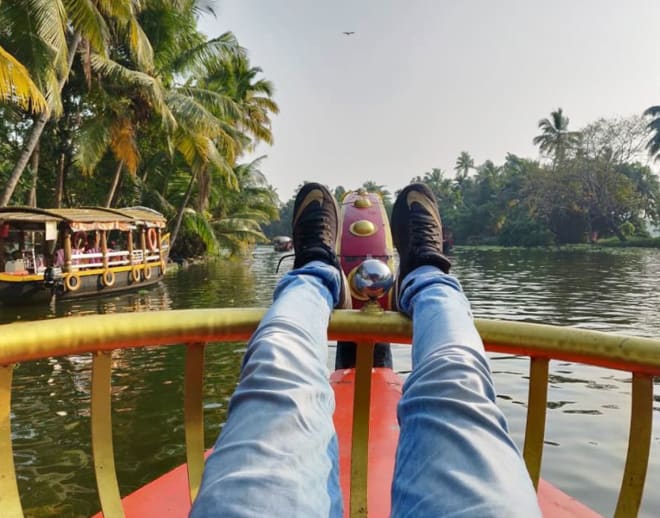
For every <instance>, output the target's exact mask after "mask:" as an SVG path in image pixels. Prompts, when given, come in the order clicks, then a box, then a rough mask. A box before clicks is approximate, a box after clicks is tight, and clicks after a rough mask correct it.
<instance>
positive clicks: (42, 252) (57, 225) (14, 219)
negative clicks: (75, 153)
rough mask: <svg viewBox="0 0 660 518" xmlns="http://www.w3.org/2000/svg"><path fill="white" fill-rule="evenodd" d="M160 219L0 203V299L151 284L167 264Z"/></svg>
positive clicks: (134, 210) (142, 212) (132, 212)
mask: <svg viewBox="0 0 660 518" xmlns="http://www.w3.org/2000/svg"><path fill="white" fill-rule="evenodd" d="M165 224H166V220H165V217H164V216H163V215H162V214H160V213H159V212H156V211H155V210H152V209H149V208H146V207H129V208H124V209H109V208H99V207H93V208H77V209H38V208H31V207H3V208H0V302H2V303H5V304H25V303H35V302H43V301H50V300H51V299H52V298H53V297H55V298H56V299H65V298H75V297H84V296H91V295H100V294H107V293H112V292H116V291H123V290H128V289H135V288H140V287H143V286H147V285H150V284H153V283H156V282H158V281H159V280H160V279H161V278H162V276H163V274H164V272H165V267H166V263H167V254H168V248H169V234H165V233H164V229H165Z"/></svg>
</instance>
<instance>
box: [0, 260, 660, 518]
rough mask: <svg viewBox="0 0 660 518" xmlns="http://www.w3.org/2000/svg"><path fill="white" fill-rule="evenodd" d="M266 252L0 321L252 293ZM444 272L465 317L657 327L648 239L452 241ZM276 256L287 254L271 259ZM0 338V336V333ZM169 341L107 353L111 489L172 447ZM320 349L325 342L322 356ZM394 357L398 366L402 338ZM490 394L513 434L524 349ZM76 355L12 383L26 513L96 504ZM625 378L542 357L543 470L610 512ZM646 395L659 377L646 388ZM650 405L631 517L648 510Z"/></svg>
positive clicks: (177, 425)
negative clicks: (538, 245)
mask: <svg viewBox="0 0 660 518" xmlns="http://www.w3.org/2000/svg"><path fill="white" fill-rule="evenodd" d="M279 258H280V255H279V254H276V253H274V252H272V251H271V250H270V248H258V249H257V250H256V252H255V253H254V256H253V257H252V258H251V259H250V260H248V261H245V262H240V263H239V262H218V263H213V264H210V265H199V266H191V267H189V268H188V269H185V270H181V271H179V272H177V273H175V274H173V275H170V276H168V277H167V278H166V279H165V281H164V282H163V283H161V284H160V285H158V286H156V287H153V288H151V289H149V290H147V291H144V292H139V293H133V294H124V295H121V296H114V297H109V298H102V299H94V300H88V301H81V302H64V303H58V304H57V306H51V307H41V308H22V309H20V310H14V309H9V308H0V322H2V323H7V322H12V321H15V320H17V319H22V320H30V319H32V320H34V319H44V318H55V317H66V316H70V315H77V314H93V313H114V312H126V311H159V310H164V309H179V308H195V307H197V308H202V307H238V306H266V305H267V304H268V303H269V301H270V298H271V295H272V291H273V288H274V285H275V282H276V281H277V278H278V275H277V274H275V265H276V263H277V261H278V260H279ZM453 259H454V263H455V267H454V272H455V273H456V275H457V276H458V277H459V278H460V279H461V281H462V283H463V286H464V288H465V291H466V292H467V294H468V296H469V297H470V299H471V301H472V304H473V309H474V313H475V315H476V316H478V317H492V318H506V319H514V320H525V321H530V322H545V323H554V324H562V325H571V326H576V327H582V328H589V329H598V330H603V331H613V332H618V333H627V334H637V335H641V336H650V337H659V336H660V313H659V310H658V308H660V289H658V287H659V286H660V251H658V250H622V251H619V250H613V251H609V250H608V251H593V252H556V251H518V250H501V251H495V250H489V251H476V250H458V251H457V252H456V254H455V256H454V258H453ZM284 267H285V268H287V267H290V262H289V263H287V262H286V261H285V263H284ZM0 336H1V335H0ZM0 341H1V339H0ZM243 350H244V344H241V343H237V344H226V345H225V346H210V347H209V348H208V351H207V379H206V403H205V408H206V434H207V435H206V442H207V445H208V446H211V445H212V443H213V441H214V439H215V436H216V434H217V431H218V429H219V427H220V425H221V423H222V422H223V420H224V417H225V409H226V403H227V401H228V398H229V396H230V395H231V393H232V390H233V387H234V386H235V383H236V381H237V377H238V369H239V365H240V360H241V357H242V354H243ZM183 354H184V351H183V348H182V347H170V348H160V349H159V348H152V349H144V350H129V351H120V352H116V353H115V354H114V357H113V358H114V370H113V394H114V397H113V411H114V415H113V419H114V433H115V450H116V461H117V468H118V473H119V481H120V488H121V491H122V493H124V494H125V493H127V492H130V491H132V490H134V489H136V488H137V487H139V486H140V485H142V484H144V483H146V482H148V481H150V480H152V479H153V478H155V477H156V476H158V475H160V474H162V473H164V472H165V471H167V470H169V469H171V468H173V467H174V466H176V465H178V464H180V463H181V462H183V460H184V449H183V443H184V438H183V417H182V400H183V388H182V383H183ZM332 354H333V351H332V349H331V350H330V355H329V356H332ZM394 357H395V368H396V369H397V370H398V371H400V372H402V373H404V374H405V373H407V372H408V371H409V369H410V362H409V359H408V348H407V347H404V346H399V347H396V348H395V351H394ZM491 360H492V368H493V371H494V374H495V381H496V387H497V390H498V392H499V402H500V404H501V406H502V408H503V410H504V411H505V413H506V414H507V417H508V418H509V422H510V426H511V429H512V433H513V435H514V437H515V439H516V440H517V441H518V443H519V444H520V443H521V440H522V432H523V428H524V415H525V401H526V398H527V392H526V390H527V389H526V387H527V384H526V379H527V369H528V365H527V363H528V362H527V360H526V359H519V358H515V357H508V356H502V355H497V356H495V355H494V356H492V357H491ZM89 388H90V358H89V356H88V355H81V356H76V357H70V358H66V359H62V358H56V359H55V358H53V359H49V360H43V361H40V362H34V363H30V364H23V365H20V366H19V367H18V368H17V370H16V374H15V380H14V391H13V407H12V410H13V414H12V420H13V421H12V422H13V430H14V447H15V460H16V464H17V470H18V473H19V477H20V479H19V485H20V490H21V495H22V497H23V505H24V508H25V511H26V515H27V516H36V517H41V516H88V515H89V514H91V513H93V512H96V511H97V510H98V508H99V504H98V500H97V498H96V490H95V483H94V475H93V468H92V465H91V458H90V456H89V454H88V452H89V451H90V446H89V440H88V438H89V428H90V424H89ZM629 397H630V377H629V376H628V375H627V374H626V373H622V372H618V371H610V370H605V369H598V368H591V367H585V366H580V365H575V364H571V363H562V362H553V363H552V364H551V386H550V392H549V404H548V406H549V409H548V420H547V432H546V447H545V451H544V462H543V473H542V474H543V476H544V477H545V478H547V479H548V480H550V481H552V482H554V483H555V484H556V485H558V486H559V487H560V488H562V489H564V490H565V491H567V492H569V493H570V494H572V495H574V496H576V497H577V498H579V499H580V500H582V501H583V502H585V503H587V504H588V505H589V506H591V507H592V508H594V509H596V510H598V511H599V512H601V513H603V514H604V515H606V516H609V515H612V513H613V510H614V505H615V497H616V494H617V491H618V488H619V485H620V477H621V473H622V469H623V463H624V459H625V447H626V437H627V431H628V430H627V429H628V420H629ZM656 400H657V401H660V390H657V391H656ZM658 411H660V405H658V408H657V409H656V412H655V415H654V422H655V434H654V436H653V444H652V450H651V466H650V470H649V475H648V479H647V482H646V492H645V499H644V504H643V512H642V515H643V516H648V517H651V516H657V515H659V514H660V494H658V492H657V491H655V490H654V488H657V487H658V485H659V484H660V444H659V443H660V433H659V432H658V431H657V430H660V428H659V426H660V423H659V422H658V421H659V420H660V417H659V416H660V413H659V412H658Z"/></svg>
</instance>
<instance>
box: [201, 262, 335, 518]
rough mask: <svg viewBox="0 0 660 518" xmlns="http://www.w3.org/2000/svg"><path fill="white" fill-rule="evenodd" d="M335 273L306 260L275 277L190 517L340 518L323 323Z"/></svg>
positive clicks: (331, 301) (331, 302)
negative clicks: (270, 299) (272, 292)
mask: <svg viewBox="0 0 660 518" xmlns="http://www.w3.org/2000/svg"><path fill="white" fill-rule="evenodd" d="M338 297H339V273H338V271H337V270H336V269H335V268H333V267H331V266H328V265H326V264H324V263H321V262H317V261H314V262H311V263H308V264H307V265H306V266H304V267H303V268H300V269H298V270H293V271H291V272H288V273H287V274H286V275H284V276H283V277H282V279H281V280H280V282H279V284H278V286H277V288H276V290H275V295H274V302H273V305H272V306H271V308H270V310H269V311H268V312H267V313H266V315H265V316H264V318H263V320H262V321H261V323H260V324H259V327H258V328H257V330H256V331H255V333H254V335H253V336H252V338H251V339H250V342H249V343H248V347H247V351H246V354H245V358H244V360H243V366H242V369H241V377H240V381H239V384H238V387H237V389H236V391H235V392H234V395H233V396H232V398H231V401H230V403H229V410H228V415H227V422H226V423H225V425H224V427H223V429H222V432H221V434H220V436H219V438H218V440H217V442H216V445H215V449H214V451H213V453H212V454H211V455H210V456H209V458H208V459H207V461H206V466H205V469H204V475H203V479H202V486H201V488H200V492H199V495H198V497H197V499H196V501H195V504H194V506H193V509H192V511H191V516H193V517H195V518H200V517H208V516H223V517H245V518H253V517H255V516H260V517H261V516H263V517H271V516H287V517H288V516H291V517H305V518H308V517H321V516H323V517H325V516H331V517H340V516H341V515H342V501H341V492H340V489H339V470H338V448H337V438H336V434H335V430H334V426H333V423H332V413H333V410H334V394H333V391H332V389H331V387H330V384H329V382H328V376H327V374H328V373H327V327H328V320H329V317H330V312H331V310H332V307H333V306H334V305H335V303H336V301H337V299H338Z"/></svg>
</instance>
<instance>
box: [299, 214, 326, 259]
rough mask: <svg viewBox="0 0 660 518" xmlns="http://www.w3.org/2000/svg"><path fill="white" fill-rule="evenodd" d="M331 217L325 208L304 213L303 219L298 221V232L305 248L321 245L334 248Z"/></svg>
mask: <svg viewBox="0 0 660 518" xmlns="http://www.w3.org/2000/svg"><path fill="white" fill-rule="evenodd" d="M330 218H331V215H330V212H329V210H327V209H325V208H322V209H321V210H313V211H308V212H307V214H303V215H302V221H300V222H299V223H298V232H299V240H300V243H302V244H303V248H311V247H318V246H321V247H323V248H325V249H327V250H329V251H331V250H332V243H330V241H331V239H330V223H329V220H330ZM319 230H320V234H319Z"/></svg>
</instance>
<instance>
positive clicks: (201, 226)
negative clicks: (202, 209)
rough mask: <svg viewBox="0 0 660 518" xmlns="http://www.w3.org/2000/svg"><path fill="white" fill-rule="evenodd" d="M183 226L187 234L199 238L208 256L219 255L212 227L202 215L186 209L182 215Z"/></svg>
mask: <svg viewBox="0 0 660 518" xmlns="http://www.w3.org/2000/svg"><path fill="white" fill-rule="evenodd" d="M183 226H184V228H185V229H186V230H187V231H188V232H191V233H193V234H195V235H196V236H197V237H199V239H200V240H201V241H202V242H203V243H204V245H205V246H206V250H207V252H208V253H209V254H210V255H217V254H218V253H219V251H220V245H219V243H218V239H217V238H216V236H215V232H214V231H213V227H212V226H211V224H210V223H209V221H208V220H207V219H206V218H205V217H204V216H203V215H201V214H199V213H198V212H195V211H194V210H193V209H190V208H188V209H186V210H185V211H184V213H183Z"/></svg>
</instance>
